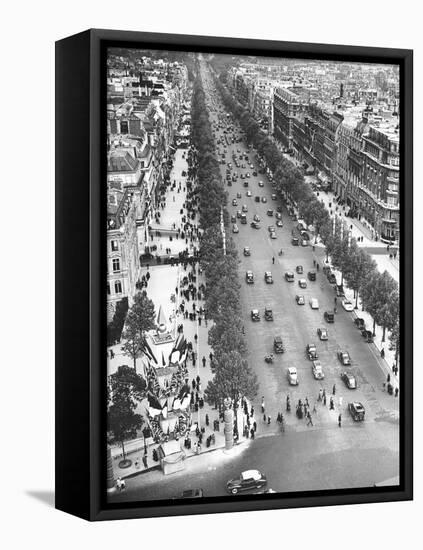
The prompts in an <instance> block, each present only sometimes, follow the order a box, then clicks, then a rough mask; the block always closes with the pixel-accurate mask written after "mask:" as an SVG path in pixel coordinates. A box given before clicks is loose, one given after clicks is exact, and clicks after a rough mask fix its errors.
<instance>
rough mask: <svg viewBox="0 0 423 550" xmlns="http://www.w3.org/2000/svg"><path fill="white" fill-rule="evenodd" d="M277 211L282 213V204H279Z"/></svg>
mask: <svg viewBox="0 0 423 550" xmlns="http://www.w3.org/2000/svg"><path fill="white" fill-rule="evenodd" d="M276 212H279V214H281V213H282V206H278V207H277V208H276Z"/></svg>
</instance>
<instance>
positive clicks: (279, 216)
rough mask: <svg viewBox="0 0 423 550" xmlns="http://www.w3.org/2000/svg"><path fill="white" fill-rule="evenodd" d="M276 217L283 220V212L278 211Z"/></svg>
mask: <svg viewBox="0 0 423 550" xmlns="http://www.w3.org/2000/svg"><path fill="white" fill-rule="evenodd" d="M276 219H277V220H281V221H282V214H281V213H280V212H276Z"/></svg>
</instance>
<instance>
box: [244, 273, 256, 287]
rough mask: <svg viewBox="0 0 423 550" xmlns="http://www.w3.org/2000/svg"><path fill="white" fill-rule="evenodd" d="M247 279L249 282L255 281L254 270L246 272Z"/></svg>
mask: <svg viewBox="0 0 423 550" xmlns="http://www.w3.org/2000/svg"><path fill="white" fill-rule="evenodd" d="M245 280H246V281H247V283H248V284H252V283H254V274H253V272H252V271H250V270H248V271H247V272H246V273H245Z"/></svg>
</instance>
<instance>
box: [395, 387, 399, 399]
mask: <svg viewBox="0 0 423 550" xmlns="http://www.w3.org/2000/svg"><path fill="white" fill-rule="evenodd" d="M398 393H399V389H398V388H395V397H398Z"/></svg>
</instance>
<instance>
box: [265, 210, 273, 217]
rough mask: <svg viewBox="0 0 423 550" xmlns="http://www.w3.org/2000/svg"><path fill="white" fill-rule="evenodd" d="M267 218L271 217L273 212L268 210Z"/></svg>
mask: <svg viewBox="0 0 423 550" xmlns="http://www.w3.org/2000/svg"><path fill="white" fill-rule="evenodd" d="M266 214H267V215H268V216H273V210H271V209H270V208H269V210H268V211H267V212H266Z"/></svg>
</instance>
